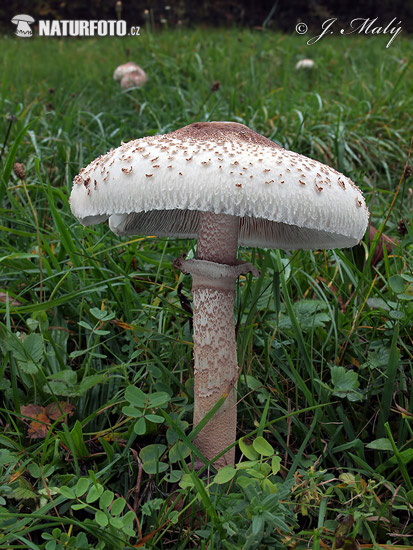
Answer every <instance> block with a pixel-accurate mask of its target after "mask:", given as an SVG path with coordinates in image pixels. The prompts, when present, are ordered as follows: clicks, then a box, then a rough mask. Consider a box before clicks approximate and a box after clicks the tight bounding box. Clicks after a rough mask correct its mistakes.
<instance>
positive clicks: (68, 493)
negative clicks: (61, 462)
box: [59, 485, 76, 499]
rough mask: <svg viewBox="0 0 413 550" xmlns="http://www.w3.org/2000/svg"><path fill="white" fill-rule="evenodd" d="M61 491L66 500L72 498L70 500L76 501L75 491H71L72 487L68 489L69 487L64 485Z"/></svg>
mask: <svg viewBox="0 0 413 550" xmlns="http://www.w3.org/2000/svg"><path fill="white" fill-rule="evenodd" d="M59 490H60V492H61V494H62V495H63V496H64V497H66V498H70V499H75V498H76V495H75V492H74V490H73V489H71V488H70V487H67V485H62V487H60V489H59Z"/></svg>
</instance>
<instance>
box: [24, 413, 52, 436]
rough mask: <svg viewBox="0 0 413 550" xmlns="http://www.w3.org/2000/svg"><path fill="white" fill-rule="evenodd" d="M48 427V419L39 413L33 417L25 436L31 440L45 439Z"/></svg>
mask: <svg viewBox="0 0 413 550" xmlns="http://www.w3.org/2000/svg"><path fill="white" fill-rule="evenodd" d="M49 426H50V421H49V418H48V417H47V416H46V415H45V414H44V413H40V414H38V415H37V416H36V417H35V420H33V421H32V422H30V424H29V428H28V430H27V435H28V436H29V437H30V438H31V439H42V438H44V437H46V435H47V433H48V431H49Z"/></svg>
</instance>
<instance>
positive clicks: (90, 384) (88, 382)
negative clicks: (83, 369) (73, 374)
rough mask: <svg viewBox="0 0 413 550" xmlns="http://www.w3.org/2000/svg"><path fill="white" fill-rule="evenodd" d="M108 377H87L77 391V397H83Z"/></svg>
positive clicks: (99, 375)
mask: <svg viewBox="0 0 413 550" xmlns="http://www.w3.org/2000/svg"><path fill="white" fill-rule="evenodd" d="M106 377H107V375H106V374H91V375H90V376H86V377H85V378H83V380H82V381H81V383H80V385H79V387H78V389H77V392H76V395H78V396H80V395H83V394H84V393H85V392H87V390H89V389H90V388H94V387H95V386H97V385H98V384H100V383H101V382H103V381H104V380H106Z"/></svg>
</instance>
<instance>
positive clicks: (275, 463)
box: [271, 456, 281, 475]
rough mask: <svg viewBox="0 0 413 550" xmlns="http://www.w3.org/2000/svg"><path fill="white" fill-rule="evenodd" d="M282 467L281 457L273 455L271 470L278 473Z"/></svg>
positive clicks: (275, 473)
mask: <svg viewBox="0 0 413 550" xmlns="http://www.w3.org/2000/svg"><path fill="white" fill-rule="evenodd" d="M280 468H281V457H280V456H273V457H272V460H271V470H272V473H273V474H274V475H277V474H278V472H279V471H280Z"/></svg>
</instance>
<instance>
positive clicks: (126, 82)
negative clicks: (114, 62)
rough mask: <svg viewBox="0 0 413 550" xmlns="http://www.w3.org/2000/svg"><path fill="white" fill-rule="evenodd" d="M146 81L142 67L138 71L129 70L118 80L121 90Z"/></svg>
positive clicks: (141, 84)
mask: <svg viewBox="0 0 413 550" xmlns="http://www.w3.org/2000/svg"><path fill="white" fill-rule="evenodd" d="M145 82H146V74H145V72H144V71H142V69H141V70H140V71H131V72H129V73H126V74H124V75H123V76H122V78H121V81H120V87H121V88H122V90H128V89H129V88H139V87H140V86H143V85H144V84H145Z"/></svg>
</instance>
